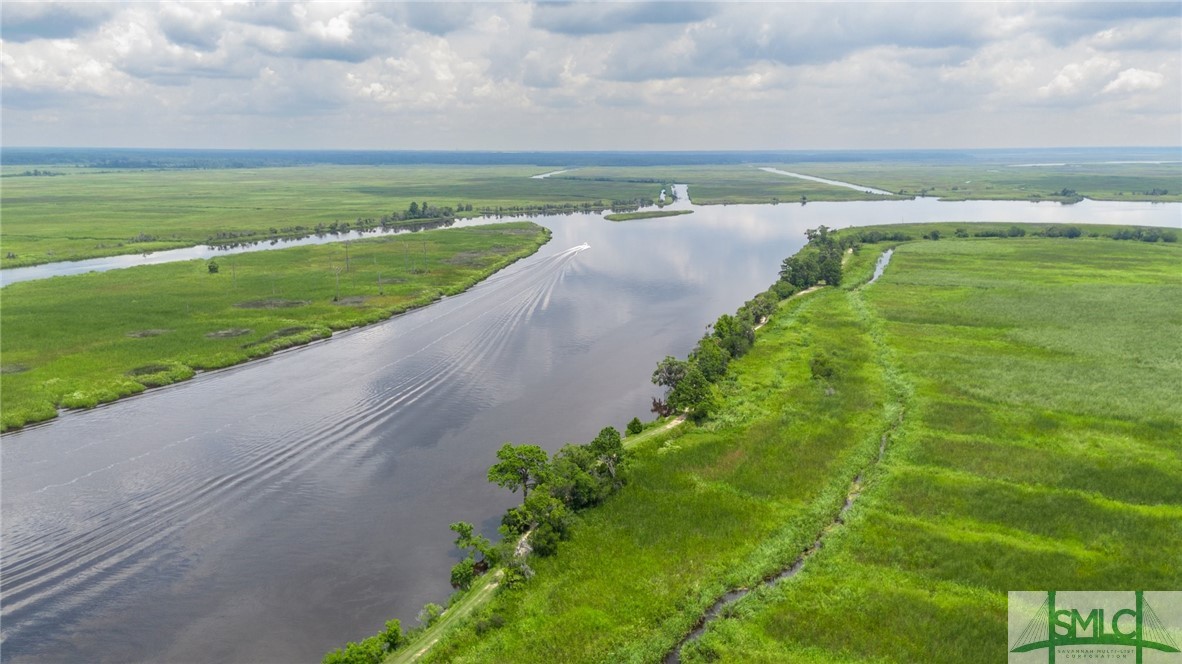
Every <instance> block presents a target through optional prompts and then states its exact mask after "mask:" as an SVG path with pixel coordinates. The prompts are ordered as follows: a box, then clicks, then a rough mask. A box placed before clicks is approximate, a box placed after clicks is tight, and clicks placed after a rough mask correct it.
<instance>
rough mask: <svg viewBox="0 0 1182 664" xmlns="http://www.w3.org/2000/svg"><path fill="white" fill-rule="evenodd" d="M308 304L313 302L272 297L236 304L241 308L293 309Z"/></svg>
mask: <svg viewBox="0 0 1182 664" xmlns="http://www.w3.org/2000/svg"><path fill="white" fill-rule="evenodd" d="M306 304H311V302H309V301H308V300H283V299H280V298H274V297H272V298H266V299H263V300H250V301H247V302H239V303H238V304H235V305H234V306H235V307H238V308H239V309H291V308H293V307H302V306H304V305H306Z"/></svg>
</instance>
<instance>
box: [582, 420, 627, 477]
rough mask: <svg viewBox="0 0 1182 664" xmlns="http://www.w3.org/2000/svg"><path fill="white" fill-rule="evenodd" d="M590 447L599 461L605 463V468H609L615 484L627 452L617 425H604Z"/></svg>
mask: <svg viewBox="0 0 1182 664" xmlns="http://www.w3.org/2000/svg"><path fill="white" fill-rule="evenodd" d="M590 448H591V451H592V452H593V453H594V454H595V457H596V459H597V460H598V461H599V463H601V464H603V468H604V469H605V470H607V474H608V476H609V477H610V478H611V482H612V484H613V486H615V485H616V483H617V480H618V478H617V476H616V474H617V472H618V471H619V469H620V466H621V465H622V464H623V463H624V458H625V456H626V454H627V452H626V451H625V450H624V443H623V441H622V440H621V439H620V432H619V431H616V428H615V427H604V428H603V429H601V430H600V431H599V435H597V436H595V440H592V441H591V445H590Z"/></svg>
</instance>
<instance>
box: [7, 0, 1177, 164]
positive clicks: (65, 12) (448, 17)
mask: <svg viewBox="0 0 1182 664" xmlns="http://www.w3.org/2000/svg"><path fill="white" fill-rule="evenodd" d="M0 51H2V53H0V62H2V67H3V82H2V88H0V143H2V144H3V145H5V146H65V147H82V146H94V147H157V148H166V147H188V148H271V149H373V150H398V149H418V150H421V149H429V150H748V149H752V150H753V149H880V148H882V149H895V148H924V149H928V148H972V147H985V148H988V147H1066V146H1141V145H1155V146H1178V145H1182V3H1179V2H1165V3H1144V4H1140V3H1129V2H1122V3H1097V2H1081V3H1071V2H1054V3H991V2H975V3H937V2H928V3H917V4H909V3H900V2H889V3H888V2H878V3H819V2H813V3H781V2H762V3H745V2H720V3H707V2H690V3H685V2H646V3H625V2H575V3H554V2H540V3H454V2H443V3H393V2H134V3H103V2H85V3H55V2H44V1H42V2H31V3H25V2H13V1H9V0H5V1H4V2H3V3H2V4H0Z"/></svg>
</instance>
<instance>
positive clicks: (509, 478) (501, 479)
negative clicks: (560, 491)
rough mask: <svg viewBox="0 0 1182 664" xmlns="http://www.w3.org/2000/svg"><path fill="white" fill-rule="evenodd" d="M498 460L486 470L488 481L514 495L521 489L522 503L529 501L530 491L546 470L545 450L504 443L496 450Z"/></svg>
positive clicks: (531, 446)
mask: <svg viewBox="0 0 1182 664" xmlns="http://www.w3.org/2000/svg"><path fill="white" fill-rule="evenodd" d="M497 458H498V459H500V461H499V462H497V463H496V464H495V465H493V466H492V467H491V468H489V469H488V481H489V482H492V483H493V484H496V485H498V486H502V487H504V488H506V489H508V490H510V491H513V492H514V493H516V492H517V490H518V489H521V494H522V495H521V499H522V503H524V502H526V501H527V500H529V491H530V489H532V488H534V487H536V486H537V485H538V484H539V483H540V481H541V479H542V475H543V473H544V472H545V470H546V464H547V461H548V457H547V455H546V450H543V449H542V448H540V447H538V446H537V445H514V444H513V443H505V444H504V445H502V446H501V449H499V450H497Z"/></svg>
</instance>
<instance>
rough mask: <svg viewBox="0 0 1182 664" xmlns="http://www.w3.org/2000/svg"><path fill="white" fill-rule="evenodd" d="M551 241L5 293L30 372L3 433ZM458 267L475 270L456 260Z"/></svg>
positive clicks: (460, 285) (172, 270)
mask: <svg viewBox="0 0 1182 664" xmlns="http://www.w3.org/2000/svg"><path fill="white" fill-rule="evenodd" d="M548 238H549V233H548V231H546V230H545V229H543V228H541V227H540V226H537V225H535V224H532V223H529V222H514V223H510V224H498V225H492V226H481V227H477V228H465V229H449V230H442V231H426V232H421V233H415V234H413V235H410V234H407V235H399V236H386V237H381V238H373V239H368V240H361V241H354V242H351V243H350V244H349V245H348V246H345V245H344V244H326V245H315V246H305V247H293V248H290V249H281V250H275V251H262V252H255V253H247V254H237V255H234V256H226V257H222V258H219V259H218V263H220V267H219V269H218V270H216V271H213V270H210V269H209V261H202V260H197V261H188V262H183V263H167V264H162V265H149V266H143V267H136V268H129V269H124V270H112V271H110V272H102V273H90V274H82V275H77V276H71V277H61V278H56V279H43V280H37V281H27V282H20V283H15V284H12V285H9V286H6V287H5V288H4V306H3V308H0V326H2V328H3V330H4V334H3V335H0V353H2V354H3V356H4V360H5V366H20V367H27V370H25V371H19V372H17V371H7V370H6V371H4V372H3V375H2V377H0V409H2V411H3V415H2V418H3V420H2V421H3V430H5V431H7V430H10V429H14V428H18V427H20V426H23V425H25V424H28V423H31V422H37V421H41V420H45V419H50V418H52V417H54V416H55V415H56V413H57V409H58V408H61V407H66V408H86V407H92V406H94V405H96V404H99V403H104V402H108V401H113V400H115V399H118V398H120V397H124V396H129V395H132V394H137V393H139V392H142V391H143V390H144V389H145V388H148V387H155V386H158V385H165V384H169V383H173V382H176V381H178V380H184V379H186V378H188V377H190V376H192V375H193V373H194V372H195V371H197V370H203V369H216V368H221V367H226V366H230V365H233V364H238V363H241V362H245V361H247V360H250V359H252V358H256V357H262V356H265V355H268V354H270V353H273V352H275V351H277V350H281V349H284V348H290V347H292V346H295V345H299V344H304V343H308V342H310V341H314V340H316V339H323V338H325V337H328V336H330V335H331V334H332V333H333V331H334V330H342V329H347V328H350V327H354V326H358V325H366V324H369V323H374V322H377V321H380V320H383V319H385V318H388V317H389V316H391V315H393V314H396V313H401V312H403V311H406V310H408V309H410V308H413V307H419V306H423V305H426V304H429V303H430V302H433V301H434V300H436V299H438V298H439V297H441V296H443V295H445V294H454V293H459V292H461V291H463V290H465V289H466V288H469V287H470V286H472V285H473V284H475V283H477V282H478V281H480V280H481V279H483V278H485V277H486V276H488V275H489V274H492V273H493V272H495V271H496V270H498V269H500V268H502V267H504V266H506V265H509V264H510V263H512V262H513V261H515V260H517V259H519V258H521V257H523V256H527V255H529V254H531V253H533V252H534V251H536V250H537V249H538V247H540V246H541V245H542V244H544V243H545V242H546V240H547V239H548ZM459 253H464V254H467V255H468V256H470V257H471V260H469V261H467V262H466V263H465V264H464V265H457V264H455V263H454V262H450V261H449V260H448V259H449V258H451V257H452V256H454V255H456V254H459ZM477 257H479V259H477ZM341 304H347V305H350V306H340V305H341ZM361 304H364V306H358V305H361ZM157 368H160V370H158V371H157V370H155V369H157Z"/></svg>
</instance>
